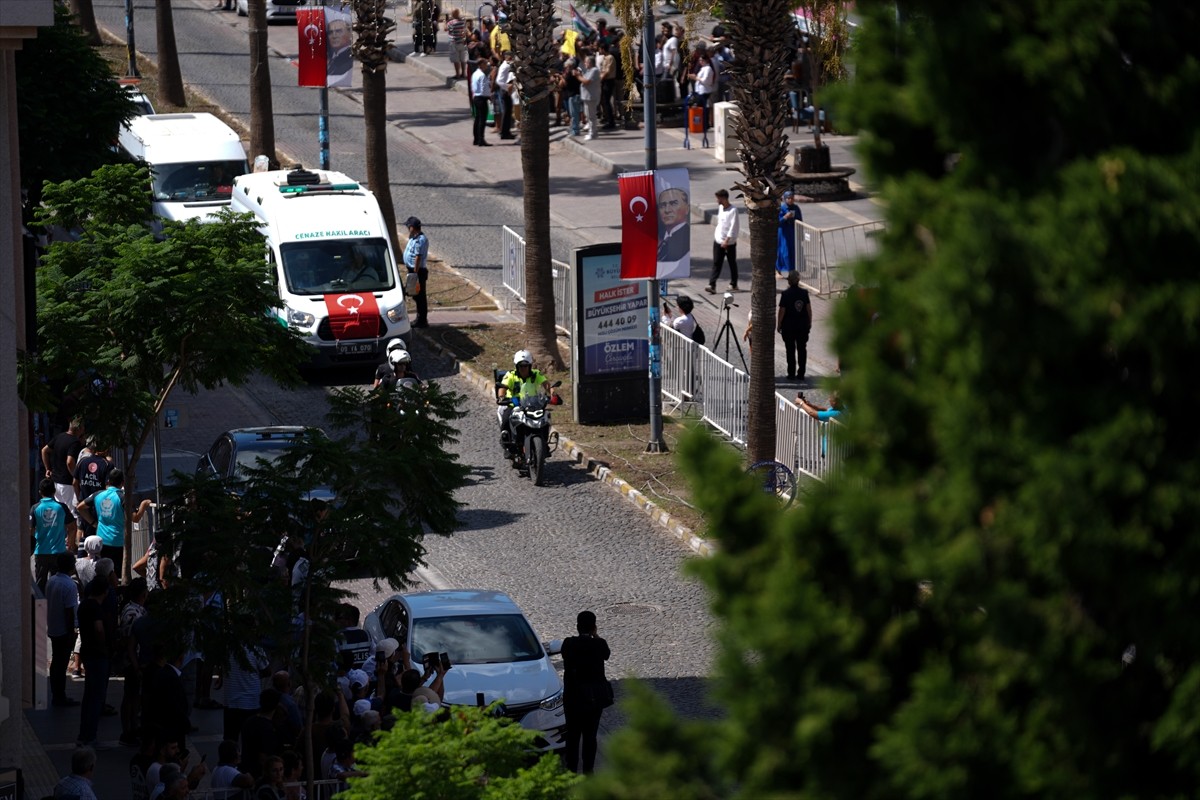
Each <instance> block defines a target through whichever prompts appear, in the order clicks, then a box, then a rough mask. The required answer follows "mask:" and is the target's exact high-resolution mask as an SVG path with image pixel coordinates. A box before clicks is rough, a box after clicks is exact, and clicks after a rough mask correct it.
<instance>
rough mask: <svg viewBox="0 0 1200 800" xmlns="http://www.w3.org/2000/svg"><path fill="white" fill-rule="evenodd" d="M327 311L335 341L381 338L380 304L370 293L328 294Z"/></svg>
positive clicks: (326, 298)
mask: <svg viewBox="0 0 1200 800" xmlns="http://www.w3.org/2000/svg"><path fill="white" fill-rule="evenodd" d="M325 310H326V311H327V312H328V313H329V327H330V330H331V332H332V333H333V338H334V339H374V338H376V337H378V336H379V323H380V319H379V304H378V303H376V302H375V295H373V294H372V293H370V292H363V293H362V294H327V295H325Z"/></svg>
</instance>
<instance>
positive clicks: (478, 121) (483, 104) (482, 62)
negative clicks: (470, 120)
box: [471, 58, 492, 147]
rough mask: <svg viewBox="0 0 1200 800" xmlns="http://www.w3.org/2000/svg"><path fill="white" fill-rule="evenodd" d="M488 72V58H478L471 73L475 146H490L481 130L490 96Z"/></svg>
mask: <svg viewBox="0 0 1200 800" xmlns="http://www.w3.org/2000/svg"><path fill="white" fill-rule="evenodd" d="M488 73H489V69H488V60H487V59H486V58H481V59H479V62H478V63H477V64H476V65H475V72H474V74H472V75H471V109H472V110H473V111H474V112H475V125H474V127H473V129H472V130H473V132H474V134H475V141H474V145H475V146H476V147H491V146H492V145H491V144H490V143H489V142H488V141H486V140H485V139H484V138H483V132H484V131H485V130H486V129H487V116H488V99H489V98H491V96H492V79H491V77H489V75H488Z"/></svg>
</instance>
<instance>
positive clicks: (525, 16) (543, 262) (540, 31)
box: [505, 0, 566, 370]
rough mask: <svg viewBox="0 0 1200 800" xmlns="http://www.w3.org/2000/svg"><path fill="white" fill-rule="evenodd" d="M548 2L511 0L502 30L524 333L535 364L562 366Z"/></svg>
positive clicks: (553, 59) (554, 57) (553, 63)
mask: <svg viewBox="0 0 1200 800" xmlns="http://www.w3.org/2000/svg"><path fill="white" fill-rule="evenodd" d="M553 17H554V3H553V2H552V1H551V0H514V1H513V2H510V3H509V7H508V22H507V28H506V29H505V32H506V33H508V35H509V36H510V38H511V39H512V43H513V55H514V56H515V57H516V59H515V60H516V64H515V72H516V78H517V84H518V86H519V87H520V91H521V168H522V171H523V172H524V179H525V183H524V194H525V336H526V337H527V339H528V346H529V349H530V350H531V351H533V355H534V358H535V359H537V361H538V363H539V364H543V365H546V366H552V367H554V369H560V370H561V369H565V368H566V365H565V364H564V363H563V359H562V356H561V355H559V352H558V337H557V332H556V330H555V324H554V274H553V271H552V270H553V267H552V265H551V263H550V262H551V250H550V118H549V113H550V73H551V72H552V71H553V70H555V69H556V67H557V64H558V54H557V47H556V46H555V44H554V22H553Z"/></svg>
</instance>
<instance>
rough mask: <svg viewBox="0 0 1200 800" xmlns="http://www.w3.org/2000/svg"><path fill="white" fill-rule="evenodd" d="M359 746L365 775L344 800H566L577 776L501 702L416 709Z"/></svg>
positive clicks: (354, 781) (353, 780)
mask: <svg viewBox="0 0 1200 800" xmlns="http://www.w3.org/2000/svg"><path fill="white" fill-rule="evenodd" d="M378 736H379V738H378V740H377V741H376V742H375V744H374V746H370V747H368V746H359V747H358V748H357V749H356V751H355V756H356V757H357V759H358V764H357V766H358V768H361V769H364V770H365V771H366V772H367V773H368V775H367V777H365V778H351V779H350V788H349V789H348V790H346V791H345V792H343V793H342V794H340V795H339V797H342V798H345V800H408V798H412V797H420V798H427V800H451V798H453V800H561V798H563V797H565V796H566V795H567V794H568V792H569V789H570V787H571V786H572V785H573V784H574V783H575V782H576V781H578V780H579V778H578V776H576V775H573V774H571V773H569V772H567V771H566V770H564V769H563V766H562V762H561V761H560V760H559V758H558V756H557V755H554V754H539V753H538V752H537V751H536V750H535V749H534V748H535V745H534V740H535V739H536V738H537V733H536V732H534V731H530V730H526V729H525V728H522V727H521V726H520V725H518V724H516V723H515V722H513V721H511V720H509V719H505V718H504V717H502V716H497V714H496V709H495V706H493V707H491V708H473V707H470V706H463V707H456V708H454V709H448V710H445V711H443V712H442V713H440V714H438V715H431V714H426V713H422V712H420V711H411V712H406V713H400V714H397V715H396V725H395V727H393V728H392V729H391V730H390V731H388V732H387V733H382V734H379V735H378Z"/></svg>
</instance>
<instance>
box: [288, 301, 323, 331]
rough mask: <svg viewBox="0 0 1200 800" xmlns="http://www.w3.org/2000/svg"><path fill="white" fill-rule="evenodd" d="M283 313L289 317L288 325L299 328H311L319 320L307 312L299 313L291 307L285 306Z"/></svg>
mask: <svg viewBox="0 0 1200 800" xmlns="http://www.w3.org/2000/svg"><path fill="white" fill-rule="evenodd" d="M283 313H284V314H285V315H286V316H287V321H288V324H289V325H295V326H296V327H297V328H311V327H312V326H313V323H314V322H316V321H317V318H316V317H314V316H313V315H312V314H310V313H308V312H307V311H297V310H296V309H294V308H292V307H291V306H284V307H283Z"/></svg>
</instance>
